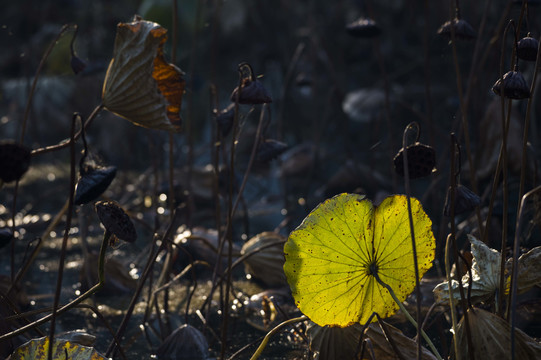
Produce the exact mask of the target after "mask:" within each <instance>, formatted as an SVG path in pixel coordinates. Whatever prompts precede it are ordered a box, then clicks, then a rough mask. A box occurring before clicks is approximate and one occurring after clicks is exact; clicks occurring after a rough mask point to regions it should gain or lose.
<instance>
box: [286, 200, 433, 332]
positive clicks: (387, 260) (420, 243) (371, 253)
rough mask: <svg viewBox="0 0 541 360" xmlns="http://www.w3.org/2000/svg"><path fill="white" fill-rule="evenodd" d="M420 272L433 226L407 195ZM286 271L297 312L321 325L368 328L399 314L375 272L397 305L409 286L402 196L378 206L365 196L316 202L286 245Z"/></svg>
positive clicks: (411, 273)
mask: <svg viewBox="0 0 541 360" xmlns="http://www.w3.org/2000/svg"><path fill="white" fill-rule="evenodd" d="M411 207H412V214H413V227H414V233H415V239H416V249H417V261H418V266H419V275H420V276H422V275H424V273H425V272H426V271H427V270H428V269H429V268H430V267H431V266H432V260H433V259H434V248H435V240H434V235H433V233H432V229H431V227H432V221H431V220H430V218H429V217H428V215H426V213H425V212H424V210H423V208H422V206H421V204H420V203H419V201H418V200H416V199H414V198H411ZM284 253H285V259H286V262H285V265H284V271H285V273H286V276H287V280H288V283H289V286H290V288H291V291H292V294H293V297H294V298H295V303H296V305H297V307H298V308H299V309H300V310H301V311H302V312H303V313H304V314H305V315H306V316H308V317H309V318H310V319H311V320H312V321H313V322H315V323H316V324H318V325H320V326H325V325H333V326H340V327H345V326H348V325H351V324H354V323H366V322H367V321H368V318H369V317H370V315H371V314H372V313H373V312H377V313H378V314H379V315H380V316H381V317H382V318H384V317H387V316H390V315H392V314H394V313H395V311H396V310H397V309H398V305H397V304H396V303H395V302H394V300H393V299H392V297H391V295H390V294H389V292H388V291H387V289H385V287H384V286H382V285H381V284H380V283H379V282H378V281H377V280H376V277H375V276H374V274H377V275H378V277H379V278H380V279H381V281H383V282H384V283H386V284H387V285H389V286H390V287H391V288H392V289H393V291H394V292H395V294H396V296H397V297H398V299H399V300H400V301H403V300H404V299H405V298H406V296H408V295H409V294H410V293H411V292H412V291H413V289H414V287H415V269H414V263H413V248H412V241H411V233H410V226H409V217H408V208H407V198H406V196H404V195H393V196H390V197H388V198H386V199H385V200H384V201H383V202H382V203H381V204H380V205H379V206H378V207H374V205H373V204H372V203H371V202H370V201H369V200H366V199H363V196H361V195H357V194H340V195H337V196H335V197H333V198H331V199H328V200H326V201H325V202H323V203H321V204H320V205H318V206H317V207H316V208H315V209H314V210H312V212H311V213H310V214H309V215H308V216H307V217H306V218H305V219H304V221H303V222H302V224H301V225H300V226H299V227H298V228H297V229H296V230H294V231H293V232H292V233H291V234H290V235H289V239H288V241H287V242H286V244H285V247H284Z"/></svg>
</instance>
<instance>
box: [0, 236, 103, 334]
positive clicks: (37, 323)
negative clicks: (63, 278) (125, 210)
mask: <svg viewBox="0 0 541 360" xmlns="http://www.w3.org/2000/svg"><path fill="white" fill-rule="evenodd" d="M111 235H112V233H111V232H109V231H108V230H106V231H105V234H104V235H103V240H102V243H101V248H100V254H99V257H98V283H97V284H96V285H94V286H93V287H92V288H90V289H88V290H87V291H86V292H85V293H84V294H83V295H81V296H79V297H78V298H76V299H75V300H73V301H72V302H70V303H68V304H66V305H64V306H62V307H61V308H60V309H58V310H57V311H56V316H59V315H62V314H63V313H65V312H66V311H68V310H70V309H71V308H73V307H75V306H76V305H78V304H80V303H81V302H82V301H84V300H86V299H88V298H89V297H90V296H91V295H92V294H94V293H96V292H97V291H98V290H100V289H101V288H102V287H103V285H104V284H105V253H106V251H107V245H108V244H109V239H110V238H111ZM52 317H53V314H52V313H51V314H49V315H47V316H44V317H42V318H41V319H39V320H36V321H34V322H32V323H30V324H28V325H25V326H23V327H20V328H18V329H17V330H14V331H12V332H10V333H7V334H4V335H2V336H0V341H2V340H6V339H10V338H12V337H14V336H17V335H20V334H22V333H25V332H26V331H27V330H30V329H32V328H34V327H36V326H40V325H42V324H44V323H46V322H47V321H49V320H51V319H52Z"/></svg>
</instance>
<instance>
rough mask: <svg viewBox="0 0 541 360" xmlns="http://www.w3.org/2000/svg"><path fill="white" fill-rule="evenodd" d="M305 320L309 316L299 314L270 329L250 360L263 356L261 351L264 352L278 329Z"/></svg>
mask: <svg viewBox="0 0 541 360" xmlns="http://www.w3.org/2000/svg"><path fill="white" fill-rule="evenodd" d="M305 320H308V317H307V316H306V315H303V316H299V317H296V318H292V319H288V320H286V321H283V322H281V323H280V324H278V325H276V326H275V327H274V328H273V329H272V330H271V331H269V332H268V333H267V335H265V337H264V338H263V341H261V344H259V347H258V348H257V350H256V351H255V352H254V354H253V355H252V357H251V358H250V360H256V359H258V358H259V357H260V356H261V353H262V352H263V350H264V349H265V347H266V346H267V344H268V342H269V340H270V338H271V337H273V336H274V334H276V333H277V332H278V331H280V330H282V328H283V327H285V326H287V325H290V324H294V323H297V322H301V321H305Z"/></svg>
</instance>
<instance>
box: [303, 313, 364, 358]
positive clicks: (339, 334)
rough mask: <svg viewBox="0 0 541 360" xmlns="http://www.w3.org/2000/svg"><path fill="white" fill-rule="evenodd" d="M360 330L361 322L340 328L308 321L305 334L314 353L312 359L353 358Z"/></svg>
mask: <svg viewBox="0 0 541 360" xmlns="http://www.w3.org/2000/svg"><path fill="white" fill-rule="evenodd" d="M361 331H362V326H361V324H353V325H350V326H348V327H344V328H341V327H334V326H319V325H317V324H316V323H313V322H310V324H309V325H308V327H307V329H306V334H307V336H308V338H309V339H310V350H312V351H313V352H315V353H316V356H315V357H314V359H317V360H332V359H354V356H355V352H356V351H357V344H358V343H359V339H360V338H361Z"/></svg>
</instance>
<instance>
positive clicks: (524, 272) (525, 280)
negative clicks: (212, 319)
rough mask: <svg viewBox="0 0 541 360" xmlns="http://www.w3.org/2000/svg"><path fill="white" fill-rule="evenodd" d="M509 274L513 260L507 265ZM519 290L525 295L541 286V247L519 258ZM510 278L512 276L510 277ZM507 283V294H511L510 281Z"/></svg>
mask: <svg viewBox="0 0 541 360" xmlns="http://www.w3.org/2000/svg"><path fill="white" fill-rule="evenodd" d="M505 266H506V269H507V272H508V274H509V275H510V274H511V269H512V266H513V259H512V258H511V259H509V260H507V264H505ZM517 271H518V273H517V290H518V292H519V294H521V293H524V292H526V291H528V290H530V289H531V288H533V287H534V286H536V285H539V284H541V246H537V247H535V248H533V249H531V250H530V251H528V252H527V253H526V254H522V255H521V256H520V257H519V258H518V268H517ZM509 277H510V276H509ZM509 277H508V279H507V281H506V289H505V292H506V293H508V292H509V287H510V284H511V281H510V279H509Z"/></svg>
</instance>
